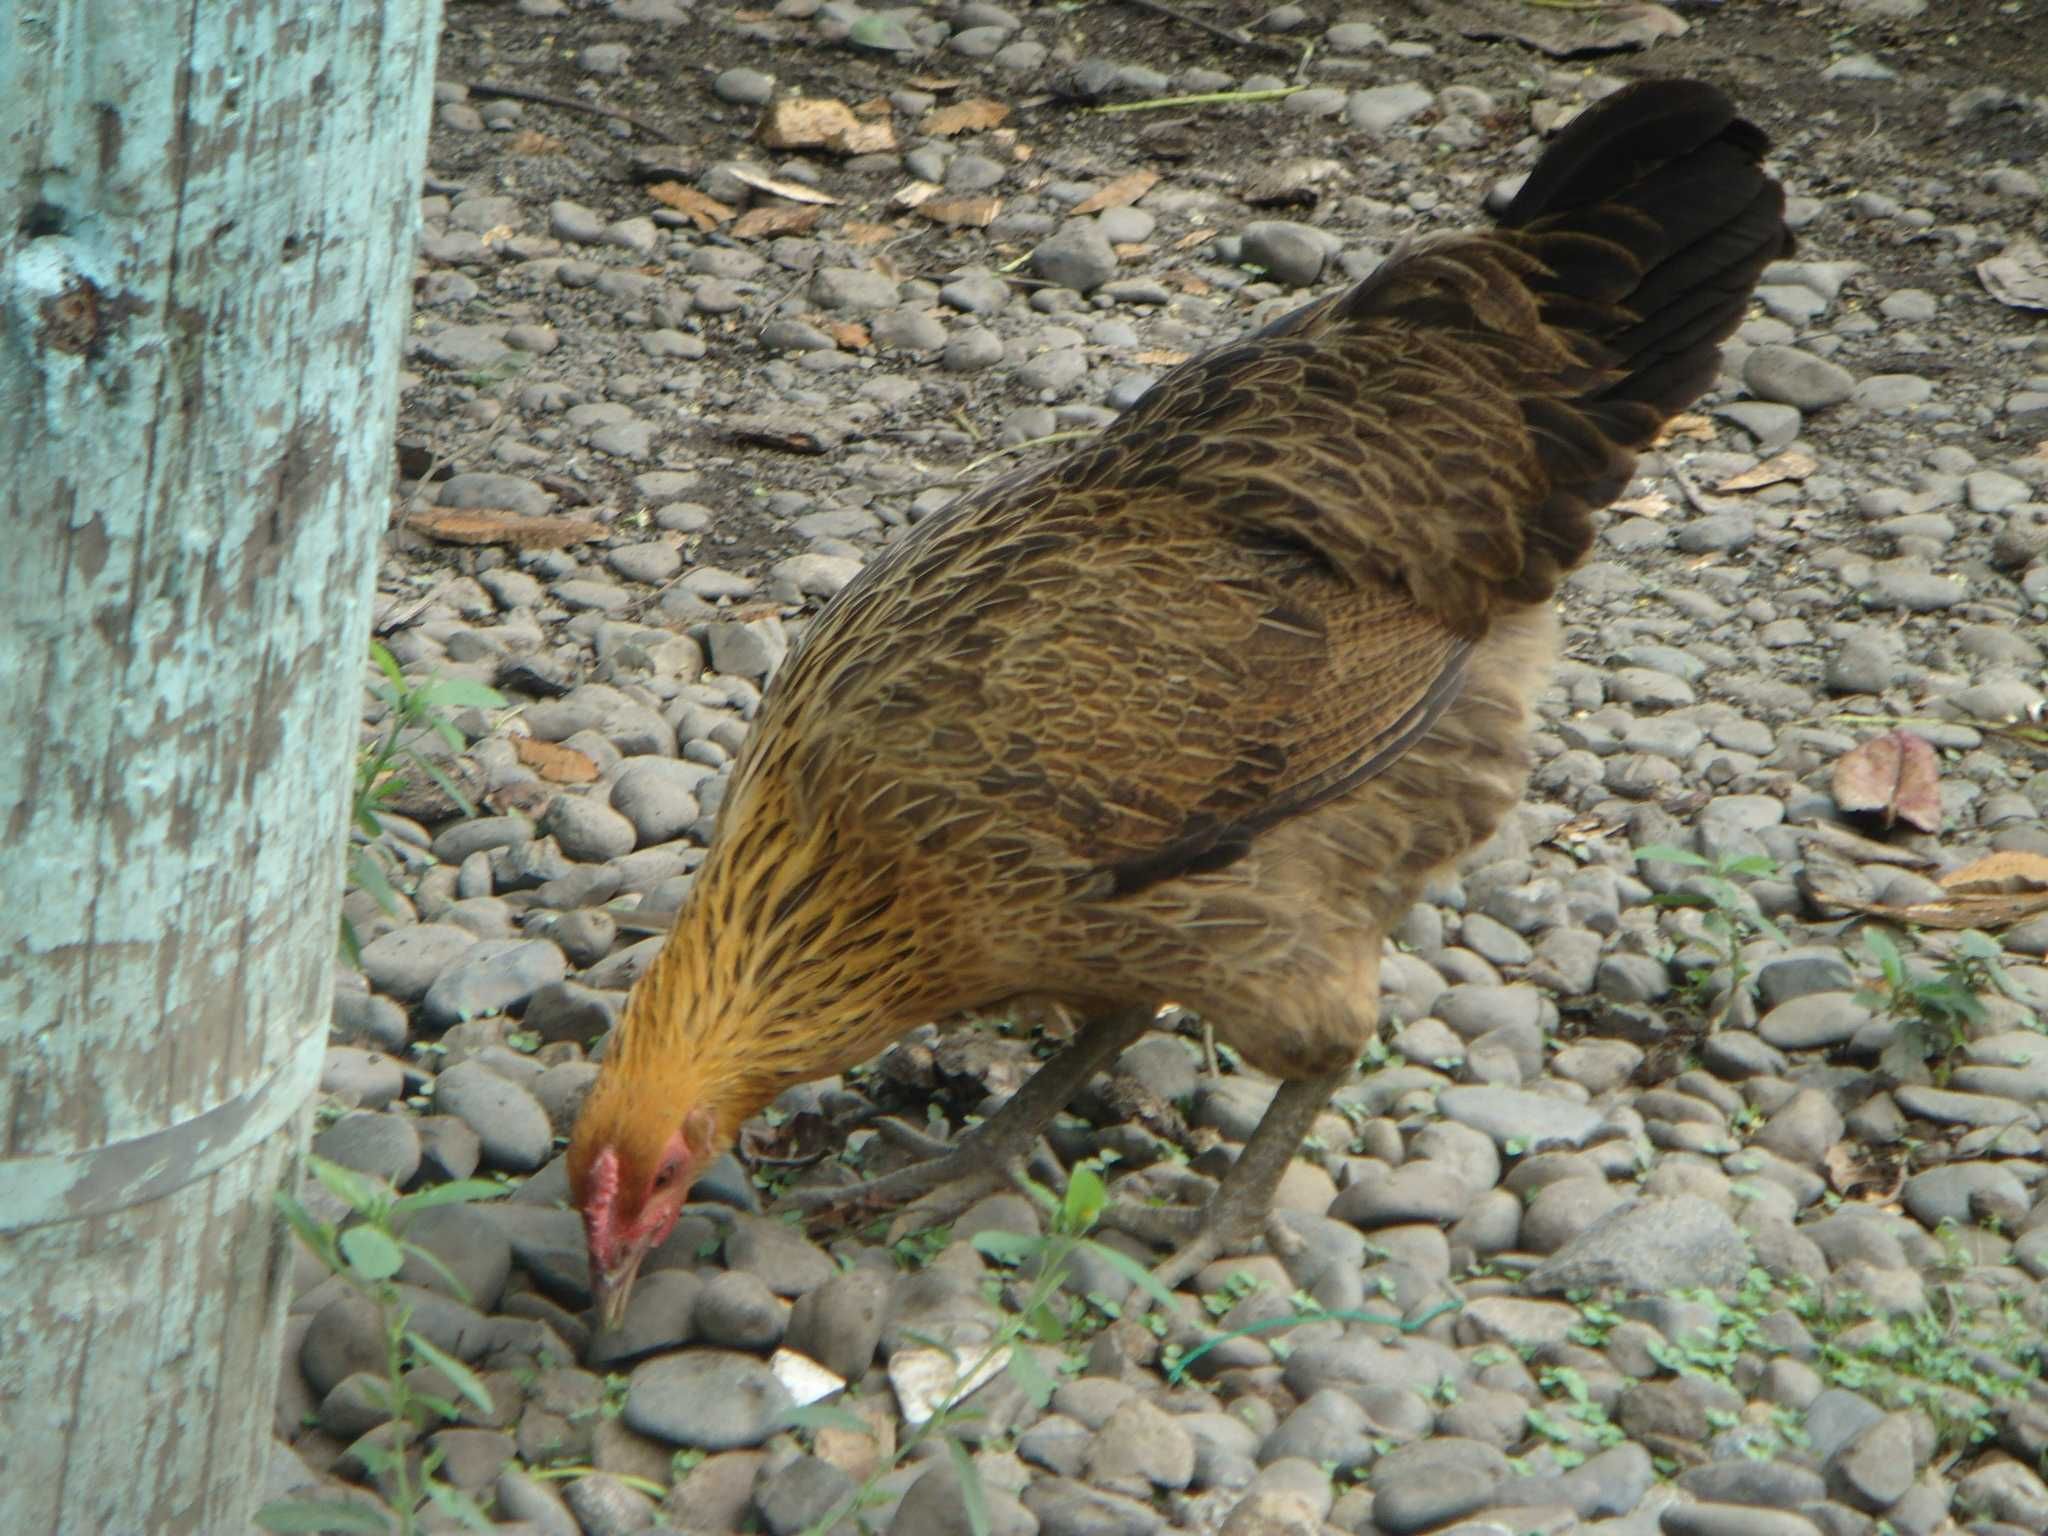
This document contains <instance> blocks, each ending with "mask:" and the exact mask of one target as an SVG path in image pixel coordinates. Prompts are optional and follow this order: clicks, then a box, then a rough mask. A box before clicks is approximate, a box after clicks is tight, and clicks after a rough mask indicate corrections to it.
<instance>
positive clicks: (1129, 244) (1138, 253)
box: [1110, 240, 1152, 261]
mask: <svg viewBox="0 0 2048 1536" xmlns="http://www.w3.org/2000/svg"><path fill="white" fill-rule="evenodd" d="M1110 250H1111V251H1112V252H1114V253H1115V255H1116V259H1117V260H1118V261H1136V260H1138V259H1139V258H1140V257H1143V256H1150V255H1151V254H1152V247H1151V246H1149V245H1146V244H1145V243H1144V242H1143V241H1141V240H1126V241H1123V242H1121V243H1120V244H1117V245H1112V246H1111V247H1110Z"/></svg>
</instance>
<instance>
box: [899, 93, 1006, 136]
mask: <svg viewBox="0 0 2048 1536" xmlns="http://www.w3.org/2000/svg"><path fill="white" fill-rule="evenodd" d="M1009 116H1010V109H1009V108H1008V107H1006V106H1004V105H1003V104H1002V103H1001V102H1000V101H990V100H989V99H988V98H987V97H986V96H970V97H969V98H968V99H967V100H965V101H956V102H954V103H953V104H952V105H951V106H950V107H933V108H932V109H931V111H929V112H927V113H925V115H924V120H923V121H922V122H920V123H919V124H918V125H917V128H918V132H920V133H929V134H932V135H934V136H936V137H938V138H942V139H947V138H951V137H952V136H953V135H954V134H956V133H986V132H987V131H988V130H989V129H991V128H1000V127H1002V125H1003V124H1004V123H1005V122H1006V121H1008V119H1009Z"/></svg>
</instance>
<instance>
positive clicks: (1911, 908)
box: [1813, 887, 2048, 931]
mask: <svg viewBox="0 0 2048 1536" xmlns="http://www.w3.org/2000/svg"><path fill="white" fill-rule="evenodd" d="M1813 896H1814V898H1815V899H1816V900H1817V901H1819V902H1820V903H1822V904H1823V905H1825V906H1831V907H1840V908H1842V909H1843V910H1844V911H1848V912H1861V913H1864V914H1865V915H1866V916H1870V917H1881V918H1884V919H1885V920H1886V921H1887V922H1894V923H1910V924H1912V925H1913V926H1914V927H1916V928H1982V929H1985V930H1987V931H1989V930H1991V929H1995V928H2010V927H2011V926H2012V925H2013V924H2014V923H2024V922H2026V921H2027V920H2028V919H2029V918H2033V917H2039V916H2040V915H2041V914H2042V913H2043V912H2048V891H2023V892H2019V893H2017V894H2014V895H2009V896H2006V895H1996V894H1993V895H1982V896H1975V895H1963V894H1958V895H1954V896H1945V897H1943V898H1942V899H1941V900H1940V901H1913V902H1906V903H1904V904H1902V905H1898V906H1894V905H1892V904H1890V903H1889V902H1882V901H1863V900H1861V899H1859V898H1857V897H1854V896H1841V895H1837V894H1835V893H1834V892H1832V891H1828V890H1825V889H1821V888H1818V887H1816V888H1815V889H1814V891H1813Z"/></svg>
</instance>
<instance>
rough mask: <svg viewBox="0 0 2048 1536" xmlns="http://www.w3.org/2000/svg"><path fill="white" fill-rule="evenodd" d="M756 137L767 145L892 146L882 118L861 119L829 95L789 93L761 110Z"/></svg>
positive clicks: (861, 149)
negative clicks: (879, 120)
mask: <svg viewBox="0 0 2048 1536" xmlns="http://www.w3.org/2000/svg"><path fill="white" fill-rule="evenodd" d="M754 136H755V137H756V138H758V139H759V140H760V141H761V142H762V143H763V144H765V145H767V146H768V147H769V148H770V149H829V150H832V151H833V152H835V153H837V154H842V155H868V154H875V153H878V152H879V151H882V150H889V149H894V148H895V147H896V130H895V129H894V128H892V127H890V126H889V124H888V123H886V122H863V121H862V120H861V119H860V118H859V117H858V116H857V115H855V113H854V110H853V108H851V107H849V106H848V105H847V104H846V103H845V102H843V101H835V100H834V99H833V98H831V97H829V96H789V97H785V98H784V99H783V100H781V101H778V102H776V103H775V104H774V105H773V106H771V107H769V109H768V110H767V111H766V112H765V113H763V114H762V116H761V126H760V127H759V128H758V129H757V130H756V131H755V135H754Z"/></svg>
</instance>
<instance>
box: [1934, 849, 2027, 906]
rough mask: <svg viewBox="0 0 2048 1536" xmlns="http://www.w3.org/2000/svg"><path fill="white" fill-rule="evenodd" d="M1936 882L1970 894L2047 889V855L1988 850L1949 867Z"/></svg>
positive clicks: (1996, 893) (2013, 892)
mask: <svg viewBox="0 0 2048 1536" xmlns="http://www.w3.org/2000/svg"><path fill="white" fill-rule="evenodd" d="M1936 883H1937V884H1938V885H1940V886H1941V888H1942V889H1943V890H1946V891H1956V892H1958V893H1963V894H1968V895H1973V896H1988V895H2005V896H2011V895H2019V894H2024V893H2027V892H2031V891H2048V855H2042V854H2038V853H2026V852H2023V851H2013V852H2007V853H1987V854H1985V855H1984V857H1983V858H1981V859H1977V860H1974V861H1973V862H1971V863H1968V864H1965V865H1964V866H1963V867H1962V868H1961V869H1952V870H1950V871H1949V872H1948V873H1947V874H1945V875H1943V876H1942V877H1941V879H1940V880H1939V881H1937V882H1936Z"/></svg>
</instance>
